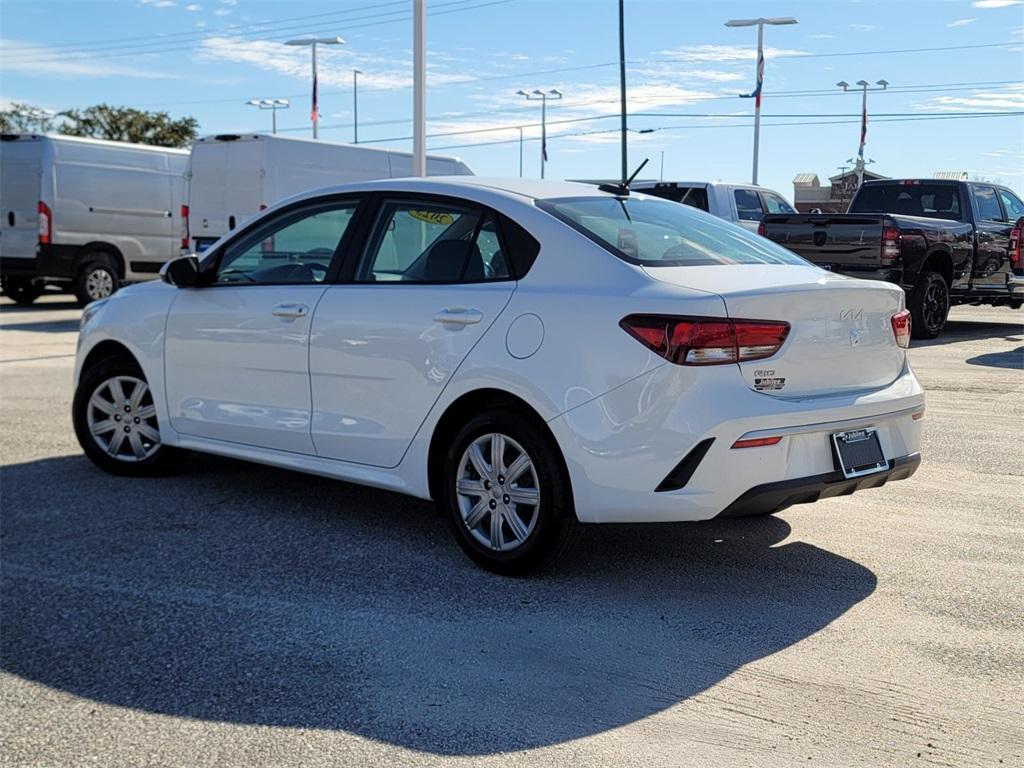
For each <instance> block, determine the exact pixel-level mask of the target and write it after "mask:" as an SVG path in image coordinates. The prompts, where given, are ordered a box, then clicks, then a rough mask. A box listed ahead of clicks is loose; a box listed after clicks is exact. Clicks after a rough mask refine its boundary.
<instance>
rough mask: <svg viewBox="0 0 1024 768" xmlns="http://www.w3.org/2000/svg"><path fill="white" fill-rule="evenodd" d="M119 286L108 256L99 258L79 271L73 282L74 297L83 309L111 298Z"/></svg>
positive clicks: (115, 269)
mask: <svg viewBox="0 0 1024 768" xmlns="http://www.w3.org/2000/svg"><path fill="white" fill-rule="evenodd" d="M120 284H121V282H120V280H119V278H118V276H117V268H116V267H115V266H114V264H113V261H112V260H111V259H110V257H109V256H105V255H104V256H100V257H98V258H95V259H93V260H92V261H90V262H89V263H87V264H86V265H85V266H84V267H82V269H81V270H80V271H79V273H78V278H77V279H76V280H75V296H76V297H77V298H78V303H79V304H81V305H82V306H83V307H84V306H85V305H86V304H89V303H91V302H93V301H99V300H100V299H106V298H107V297H109V296H112V295H113V293H114V291H116V290H117V289H118V288H119V287H120Z"/></svg>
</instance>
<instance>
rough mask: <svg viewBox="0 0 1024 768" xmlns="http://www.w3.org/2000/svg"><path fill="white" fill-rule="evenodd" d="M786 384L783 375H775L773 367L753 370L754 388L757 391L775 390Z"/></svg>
mask: <svg viewBox="0 0 1024 768" xmlns="http://www.w3.org/2000/svg"><path fill="white" fill-rule="evenodd" d="M785 386H786V378H785V377H784V376H776V375H775V370H774V369H760V370H757V371H754V389H756V390H757V391H758V392H776V391H778V390H780V389H782V388H783V387H785Z"/></svg>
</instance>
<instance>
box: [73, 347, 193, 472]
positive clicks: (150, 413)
mask: <svg viewBox="0 0 1024 768" xmlns="http://www.w3.org/2000/svg"><path fill="white" fill-rule="evenodd" d="M72 409H73V412H72V418H73V421H74V425H75V435H76V436H77V437H78V442H79V444H80V445H81V446H82V450H83V451H85V454H86V456H88V457H89V458H90V459H91V460H92V462H93V463H94V464H96V465H97V466H99V467H100V468H101V469H104V470H106V471H107V472H110V473H112V474H116V475H152V474H159V473H160V472H162V471H164V470H166V469H168V468H169V467H170V466H171V465H172V464H175V463H177V460H178V459H179V458H180V456H181V452H180V451H178V450H176V449H174V448H169V447H167V446H165V445H164V444H163V442H162V441H161V439H160V426H159V424H158V423H157V415H156V404H155V403H154V402H153V393H152V391H151V390H150V388H149V384H147V383H146V379H145V376H143V374H142V371H141V370H139V368H138V366H137V365H136V364H135V361H134V360H131V359H130V358H112V359H110V360H104V361H103V362H101V363H98V364H96V365H95V366H93V367H92V368H89V369H88V370H87V371H86V372H85V373H84V374H82V378H81V381H80V382H79V384H78V389H77V390H76V391H75V399H74V404H73V406H72Z"/></svg>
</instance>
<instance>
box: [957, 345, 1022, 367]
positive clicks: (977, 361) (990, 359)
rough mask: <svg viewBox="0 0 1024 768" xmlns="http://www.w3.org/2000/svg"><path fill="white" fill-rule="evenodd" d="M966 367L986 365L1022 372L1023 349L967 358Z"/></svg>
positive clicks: (1018, 348)
mask: <svg viewBox="0 0 1024 768" xmlns="http://www.w3.org/2000/svg"><path fill="white" fill-rule="evenodd" d="M967 364H968V365H986V366H989V367H992V368H1011V369H1013V370H1017V371H1022V370H1024V347H1017V348H1016V349H1011V350H1007V351H1006V352H988V353H987V354H984V355H977V356H975V357H969V358H967Z"/></svg>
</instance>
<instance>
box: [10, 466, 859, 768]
mask: <svg viewBox="0 0 1024 768" xmlns="http://www.w3.org/2000/svg"><path fill="white" fill-rule="evenodd" d="M0 503H2V505H3V510H4V514H3V569H2V613H0V617H2V618H0V622H2V634H3V648H2V656H0V658H2V668H3V669H4V670H5V671H6V672H8V673H11V674H14V675H18V676H20V677H21V678H24V679H26V680H31V681H35V682H38V683H41V684H44V685H46V686H49V687H51V688H53V689H57V690H59V691H65V692H67V693H70V694H73V695H75V696H79V697H85V698H87V699H91V700H95V701H98V702H103V703H106V704H111V705H115V706H118V707H129V708H132V709H136V710H142V711H146V712H152V713H160V714H165V715H172V716H176V717H187V718H197V719H202V720H207V721H216V722H227V723H237V724H259V725H267V726H283V727H295V728H317V729H341V730H344V731H347V732H351V733H355V734H359V735H361V736H365V737H369V738H373V739H377V740H380V741H382V742H387V743H391V744H397V745H401V746H403V747H407V748H411V749H416V750H421V751H425V752H430V753H435V754H443V755H481V754H494V753H497V752H503V751H508V750H517V749H526V748H532V747H538V746H544V745H551V744H558V743H563V742H566V741H569V740H572V739H577V738H581V737H585V736H588V735H591V734H595V733H600V732H603V731H606V730H609V729H614V728H616V727H618V726H622V725H626V724H629V723H632V722H635V721H638V720H641V719H643V718H646V717H648V716H650V715H654V714H656V713H658V712H660V711H662V710H664V709H666V708H668V707H671V706H673V705H675V704H677V703H679V702H681V701H683V700H685V699H688V698H690V697H693V696H696V695H697V694H699V693H701V692H702V691H704V690H706V689H707V688H709V687H710V686H712V685H714V684H716V683H718V682H720V681H722V680H723V679H724V678H725V677H727V676H729V675H730V674H732V673H733V672H735V671H737V670H739V669H740V668H741V667H743V666H744V665H746V664H749V663H750V662H753V661H756V660H758V659H761V658H763V657H765V656H768V655H770V654H773V653H776V652H778V651H781V650H783V649H785V648H787V647H788V646H790V645H793V644H794V643H797V642H799V641H801V640H803V639H805V638H807V637H809V636H811V635H813V634H814V633H816V632H818V631H819V630H821V629H822V628H823V627H825V626H827V625H828V624H829V623H830V622H832V621H834V620H835V619H837V618H838V617H840V616H842V615H843V613H844V612H846V611H847V610H849V609H850V608H851V607H852V606H854V605H856V604H857V603H858V602H860V601H861V600H863V599H865V598H866V597H867V596H868V595H870V594H871V593H872V591H873V590H874V589H875V585H876V578H875V576H874V574H873V573H872V572H871V571H870V570H868V569H867V568H865V567H863V566H862V565H859V564H858V563H856V562H853V561H851V560H848V559H845V558H843V557H840V556H839V555H836V554H834V553H832V552H828V551H826V550H823V549H820V548H818V547H815V546H812V545H810V544H806V543H803V542H800V541H784V540H785V539H786V537H787V536H788V534H789V532H790V527H789V525H788V524H787V523H786V522H785V521H784V520H782V519H780V518H778V517H764V518H753V519H746V520H731V521H720V522H710V523H700V524H686V525H657V526H607V527H589V528H588V529H587V530H586V531H585V535H584V536H583V538H582V540H581V542H580V544H579V547H578V549H577V550H576V551H575V553H574V554H573V555H571V556H570V557H569V558H568V559H567V560H565V561H563V562H562V563H561V564H560V565H559V566H558V567H556V568H554V569H552V570H550V571H549V572H546V573H544V574H541V575H539V576H535V577H532V578H528V579H508V578H501V577H498V576H493V575H491V574H488V573H486V572H484V571H481V570H479V569H478V568H476V567H475V566H473V565H472V564H471V563H470V562H469V561H468V560H466V559H465V558H464V557H463V555H462V553H461V552H460V551H459V550H458V548H457V547H456V545H455V544H454V542H453V541H452V540H451V537H450V534H449V532H448V531H447V529H446V525H445V523H444V521H442V520H441V519H439V518H437V517H436V516H435V515H434V513H433V508H432V506H431V505H430V504H428V503H426V502H422V501H417V500H412V499H408V498H405V497H402V496H398V495H395V494H392V493H387V492H383V491H377V490H373V489H369V488H363V487H359V486H354V485H349V484H346V483H341V482H336V481H331V480H326V479H321V478H315V477H307V476H302V475H297V474H293V473H290V472H286V471H283V470H276V469H270V468H265V467H257V466H254V465H251V464H244V463H241V462H234V461H230V460H226V459H219V458H212V457H199V456H195V457H193V458H192V459H190V461H189V465H188V468H187V471H186V472H184V473H183V474H181V475H178V476H176V477H171V478H162V479H147V480H129V479H124V478H115V477H109V476H106V475H104V474H102V473H101V472H99V471H98V470H96V469H94V468H93V467H92V466H91V465H90V464H89V463H88V462H87V461H86V459H84V458H82V457H80V456H65V457H60V458H48V459H43V460H39V461H33V462H28V463H24V464H17V465H11V466H6V467H4V468H3V485H2V488H0Z"/></svg>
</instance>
